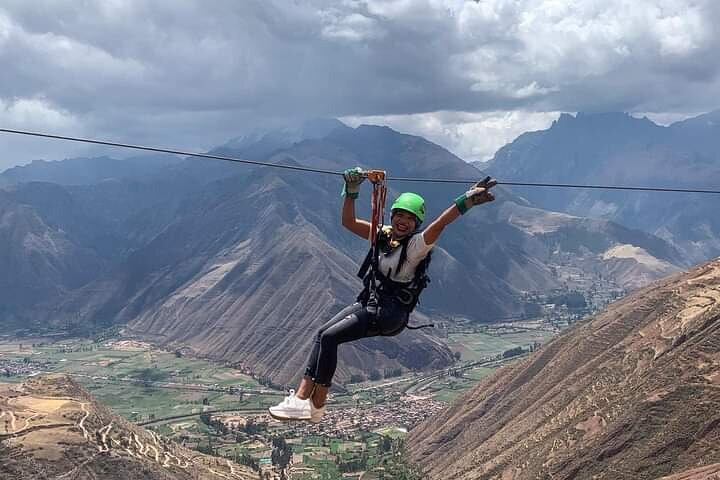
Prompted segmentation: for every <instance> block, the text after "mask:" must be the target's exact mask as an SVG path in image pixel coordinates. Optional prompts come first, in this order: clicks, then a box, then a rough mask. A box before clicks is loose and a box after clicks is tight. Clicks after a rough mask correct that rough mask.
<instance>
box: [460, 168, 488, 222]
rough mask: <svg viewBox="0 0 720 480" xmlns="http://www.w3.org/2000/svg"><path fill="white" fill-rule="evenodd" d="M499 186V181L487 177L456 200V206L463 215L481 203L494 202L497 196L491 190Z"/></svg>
mask: <svg viewBox="0 0 720 480" xmlns="http://www.w3.org/2000/svg"><path fill="white" fill-rule="evenodd" d="M495 185H497V180H494V179H492V178H490V177H485V179H483V180H482V181H481V182H478V183H476V184H475V185H473V186H472V188H470V190H468V191H467V192H465V193H463V194H462V195H460V196H459V197H457V198H456V199H455V205H456V206H457V208H458V210H460V213H461V214H463V215H464V214H465V212H467V211H468V210H469V209H471V208H472V207H474V206H475V205H480V204H481V203H487V202H492V201H493V200H495V196H494V195H493V194H492V193H490V189H491V188H492V187H494V186H495Z"/></svg>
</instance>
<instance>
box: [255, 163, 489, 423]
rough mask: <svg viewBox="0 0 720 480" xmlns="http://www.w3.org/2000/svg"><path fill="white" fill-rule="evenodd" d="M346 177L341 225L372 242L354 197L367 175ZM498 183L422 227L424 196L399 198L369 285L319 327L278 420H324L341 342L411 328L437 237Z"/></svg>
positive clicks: (352, 172)
mask: <svg viewBox="0 0 720 480" xmlns="http://www.w3.org/2000/svg"><path fill="white" fill-rule="evenodd" d="M343 177H344V179H345V188H344V189H343V195H344V197H345V200H344V202H343V209H342V224H343V226H344V227H345V228H347V229H348V230H350V231H351V232H353V233H354V234H356V235H357V236H358V237H360V238H362V239H364V240H367V239H368V238H369V237H370V229H371V226H370V223H369V222H367V221H365V220H360V219H358V218H356V217H355V199H357V197H358V194H359V191H360V184H361V183H362V182H363V180H364V179H365V177H364V176H363V173H362V170H361V169H360V168H359V167H357V168H353V169H348V170H346V171H345V172H344V174H343ZM496 184H497V182H496V181H495V180H491V179H490V177H487V178H486V179H485V180H483V181H482V182H478V183H477V184H475V185H474V186H473V187H472V188H471V189H470V190H468V191H467V192H465V193H464V194H462V195H460V196H459V197H458V198H456V199H455V202H454V203H453V204H452V205H451V206H450V207H448V208H447V209H446V210H445V211H444V212H443V213H442V214H441V215H440V216H439V217H437V218H436V219H435V220H434V221H433V222H432V223H430V225H428V226H427V228H425V229H424V230H422V231H421V230H420V225H421V224H422V222H423V221H424V220H425V202H424V200H423V199H422V197H420V196H419V195H417V194H415V193H410V192H407V193H403V194H402V195H400V196H399V197H398V198H397V200H395V202H394V203H393V205H392V207H391V217H390V219H391V227H389V228H387V227H386V228H384V229H383V230H382V231H380V232H378V239H377V245H378V248H376V249H375V251H373V250H371V252H370V253H368V256H367V258H366V259H365V262H364V263H363V267H362V268H361V271H360V274H359V275H360V276H361V277H362V278H363V282H364V284H365V289H364V290H363V292H362V293H361V294H360V296H359V297H358V301H357V302H356V303H353V304H352V305H350V306H348V307H346V308H344V309H343V310H342V311H340V313H338V314H337V315H335V316H334V317H333V318H332V319H331V320H330V321H329V322H327V323H326V324H325V325H323V326H322V327H320V330H319V331H318V333H317V336H316V337H315V345H314V346H313V349H312V352H311V353H310V358H309V359H308V365H307V368H306V370H305V375H304V377H303V379H302V381H301V382H300V386H299V387H298V389H297V392H295V391H293V390H291V391H290V395H289V396H288V397H286V398H285V399H284V400H283V401H282V402H281V403H280V404H278V405H276V406H274V407H270V409H269V411H270V415H271V416H272V417H273V418H276V419H278V420H308V421H311V422H319V421H320V419H321V418H322V416H323V414H324V413H325V401H326V399H327V394H328V391H329V390H330V386H331V381H332V377H333V375H334V373H335V368H336V366H337V348H338V345H340V344H341V343H347V342H352V341H355V340H359V339H361V338H367V337H374V336H378V335H382V336H393V335H397V334H399V333H400V332H401V331H402V330H404V329H405V327H407V322H408V317H409V315H410V312H411V311H412V310H413V309H414V308H415V304H416V303H417V299H418V295H419V294H420V291H422V289H423V288H424V287H425V283H426V280H425V277H424V269H425V267H426V264H427V258H428V256H429V253H430V251H431V250H432V247H433V246H434V245H435V242H436V241H437V239H438V237H440V234H441V233H442V231H443V229H444V228H445V227H447V226H448V225H449V224H450V223H452V222H453V221H455V220H456V219H457V218H458V217H459V216H460V215H462V214H464V213H465V212H467V211H468V209H470V208H471V207H473V206H475V205H480V204H482V203H486V202H490V201H492V200H494V197H493V195H492V193H490V189H491V188H492V187H494V186H495V185H496Z"/></svg>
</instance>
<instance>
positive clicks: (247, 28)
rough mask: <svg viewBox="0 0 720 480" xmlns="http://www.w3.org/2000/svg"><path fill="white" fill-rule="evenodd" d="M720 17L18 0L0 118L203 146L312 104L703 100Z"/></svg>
mask: <svg viewBox="0 0 720 480" xmlns="http://www.w3.org/2000/svg"><path fill="white" fill-rule="evenodd" d="M719 22H720V8H718V6H716V4H715V2H712V1H710V0H706V1H691V0H656V1H650V0H640V1H636V2H633V3H632V4H630V3H629V2H624V1H622V2H621V1H619V0H609V1H606V2H603V3H602V4H599V3H598V2H595V1H589V0H588V1H579V2H557V1H549V0H548V1H530V0H523V1H513V2H511V1H500V0H497V1H479V2H474V1H462V0H457V1H450V0H445V1H440V0H414V1H410V0H399V1H382V2H381V1H343V2H331V1H295V2H286V1H280V0H277V1H230V0H226V1H214V2H199V1H189V0H188V1H177V2H176V1H173V2H170V1H167V2H147V1H139V0H138V1H119V0H115V1H113V0H106V1H100V0H97V1H88V2H59V1H42V0H41V1H33V2H27V1H19V0H17V1H13V0H6V1H4V2H3V3H2V5H1V6H0V64H1V65H3V72H2V75H0V123H1V124H3V125H6V126H10V127H13V126H15V127H22V128H35V129H41V130H52V131H56V132H60V133H73V134H86V135H96V136H102V137H105V138H114V139H121V140H128V139H129V138H132V139H133V140H135V141H138V142H148V143H160V144H164V145H174V146H178V147H186V148H190V147H193V148H207V147H210V146H212V145H213V144H216V143H218V142H220V141H222V140H223V139H226V138H228V137H231V136H234V135H236V134H238V133H240V132H242V131H246V130H248V129H251V128H253V127H258V126H263V125H265V124H271V123H280V122H286V121H293V120H295V119H298V118H301V117H312V116H353V117H364V116H376V117H382V116H389V115H394V116H396V117H397V115H410V116H412V115H416V114H432V113H433V112H439V111H442V112H445V113H443V116H444V117H447V116H448V112H478V113H482V112H488V111H513V110H526V111H533V110H539V111H560V110H562V111H578V110H618V109H619V110H630V111H653V112H669V111H683V112H687V111H705V110H709V109H712V108H715V107H717V106H718V105H716V104H712V102H713V101H715V100H714V99H716V98H718V95H719V94H720V81H719V80H718V68H719V65H718V62H716V61H715V56H716V52H717V48H718V46H719V42H718V32H717V28H715V26H716V25H718V23H719ZM458 115H459V114H458ZM424 118H425V117H424ZM458 118H460V117H458ZM463 118H464V117H463ZM506 118H510V117H506ZM431 123H432V124H434V122H431ZM16 143H17V142H16ZM21 143H22V142H21ZM3 145H4V146H5V152H4V153H3V155H2V156H0V162H4V164H5V165H7V164H9V163H12V162H16V161H19V160H27V159H28V158H31V157H29V156H28V155H46V154H49V152H46V151H45V150H42V149H41V150H38V151H32V153H28V150H25V149H24V148H21V147H22V145H25V144H24V143H22V145H20V146H18V145H15V144H14V145H9V144H8V143H7V140H5V139H4V138H0V146H3ZM48 148H53V147H48ZM53 151H54V150H53ZM20 157H22V158H20ZM2 164H3V163H0V165H2Z"/></svg>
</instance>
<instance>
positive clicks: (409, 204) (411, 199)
mask: <svg viewBox="0 0 720 480" xmlns="http://www.w3.org/2000/svg"><path fill="white" fill-rule="evenodd" d="M396 209H400V210H405V211H407V212H410V213H412V214H414V215H415V216H416V217H417V219H418V221H419V222H422V221H424V220H425V200H423V198H422V197H421V196H420V195H418V194H417V193H412V192H405V193H402V194H400V196H399V197H398V198H397V199H396V200H395V203H393V204H392V207H391V208H390V210H396Z"/></svg>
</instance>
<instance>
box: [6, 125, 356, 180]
mask: <svg viewBox="0 0 720 480" xmlns="http://www.w3.org/2000/svg"><path fill="white" fill-rule="evenodd" d="M0 132H3V133H15V134H18V135H28V136H32V137H43V138H52V139H55V140H68V141H70V142H81V143H92V144H95V145H106V146H108V147H120V148H130V149H133V150H144V151H147V152H157V153H171V154H173V155H185V156H187V157H201V158H210V159H212V160H224V161H226V162H235V163H247V164H250V165H260V166H263V167H275V168H285V169H287V170H302V171H303V172H315V173H325V174H328V175H340V176H342V173H341V172H335V171H332V170H321V169H318V168H310V167H301V166H298V165H282V164H279V163H267V162H257V161H255V160H243V159H240V158H234V157H227V156H224V155H212V154H210V153H193V152H183V151H181V150H172V149H169V148H157V147H147V146H144V145H131V144H128V143H117V142H107V141H104V140H93V139H90V138H79V137H66V136H63V135H51V134H49V133H39V132H28V131H24V130H12V129H9V128H0Z"/></svg>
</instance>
